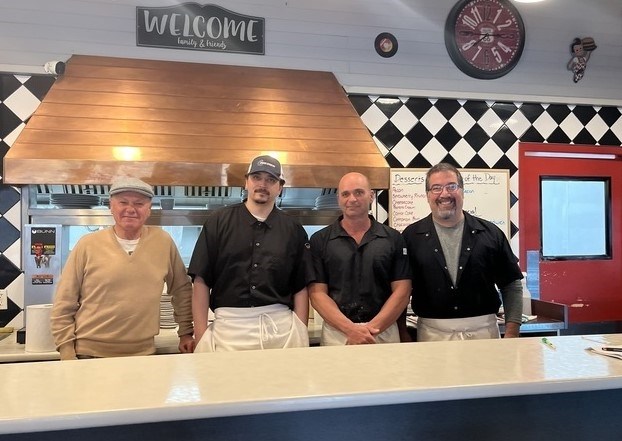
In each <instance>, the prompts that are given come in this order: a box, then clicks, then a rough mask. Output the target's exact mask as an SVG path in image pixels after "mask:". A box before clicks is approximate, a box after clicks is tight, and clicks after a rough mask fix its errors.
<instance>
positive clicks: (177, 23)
mask: <svg viewBox="0 0 622 441" xmlns="http://www.w3.org/2000/svg"><path fill="white" fill-rule="evenodd" d="M264 31H265V19H264V18H262V17H253V16H248V15H242V14H238V13H235V12H232V11H229V10H227V9H224V8H221V7H220V6H217V5H199V4H198V3H183V4H180V5H174V6H163V7H154V8H149V7H141V6H138V7H136V45H137V46H149V47H166V48H171V49H194V50H203V51H216V52H235V53H244V54H258V55H263V54H264V53H265V47H264Z"/></svg>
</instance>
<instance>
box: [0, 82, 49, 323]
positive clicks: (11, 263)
mask: <svg viewBox="0 0 622 441" xmlns="http://www.w3.org/2000/svg"><path fill="white" fill-rule="evenodd" d="M53 82H54V78H52V77H49V76H25V75H10V74H0V288H2V289H6V290H7V293H8V308H7V309H4V310H0V326H13V327H16V328H21V327H22V326H23V323H24V320H23V312H22V310H23V307H24V304H25V303H24V282H23V274H22V269H21V225H22V220H21V204H20V197H21V196H20V191H19V189H18V188H16V187H12V186H10V185H7V184H4V183H3V182H2V176H3V175H4V170H3V168H2V161H1V159H2V158H4V156H5V155H6V153H7V152H8V150H9V149H10V147H11V145H13V143H14V142H15V140H16V139H17V136H18V135H19V134H20V132H21V131H22V129H23V128H24V126H25V124H26V121H27V120H28V118H30V116H31V115H32V114H33V112H34V111H35V110H36V108H37V107H38V106H39V104H40V103H41V100H42V99H43V97H44V96H45V94H46V93H47V92H48V90H49V89H50V87H51V86H52V84H53Z"/></svg>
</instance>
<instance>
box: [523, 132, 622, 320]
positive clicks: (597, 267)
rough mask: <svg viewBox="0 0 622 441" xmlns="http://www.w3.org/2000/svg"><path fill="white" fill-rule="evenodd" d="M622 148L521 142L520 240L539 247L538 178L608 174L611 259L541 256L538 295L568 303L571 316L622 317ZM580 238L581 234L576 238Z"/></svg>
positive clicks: (526, 245)
mask: <svg viewBox="0 0 622 441" xmlns="http://www.w3.org/2000/svg"><path fill="white" fill-rule="evenodd" d="M620 155H622V149H620V148H619V147H595V146H579V145H561V144H532V143H520V144H519V169H518V173H519V198H520V199H519V225H518V226H519V230H520V231H519V244H520V262H521V267H522V269H523V271H526V262H527V257H526V256H527V251H528V250H538V251H541V225H540V222H541V221H540V204H541V201H540V177H541V176H560V177H575V176H576V177H610V179H611V210H612V212H611V218H612V224H611V240H612V243H611V253H612V259H599V260H557V261H551V260H542V259H541V258H540V262H539V263H540V285H539V286H540V299H541V300H547V301H555V302H558V303H564V304H566V305H568V306H569V308H568V311H569V321H570V322H572V323H578V322H597V321H610V320H621V319H622V237H621V236H622V234H621V233H622V156H620ZM577 240H580V238H577Z"/></svg>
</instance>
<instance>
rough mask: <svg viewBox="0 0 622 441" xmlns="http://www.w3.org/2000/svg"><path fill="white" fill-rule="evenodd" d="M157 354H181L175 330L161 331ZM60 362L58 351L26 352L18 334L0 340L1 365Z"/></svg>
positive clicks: (158, 338)
mask: <svg viewBox="0 0 622 441" xmlns="http://www.w3.org/2000/svg"><path fill="white" fill-rule="evenodd" d="M155 345H156V353H158V354H176V353H178V352H179V349H178V347H179V337H177V331H176V330H175V329H161V330H160V334H158V335H157V336H156V337H155ZM55 360H60V354H59V353H58V351H51V352H26V345H23V344H18V343H17V332H15V331H14V332H13V333H11V334H10V335H9V336H7V337H5V338H3V339H2V340H0V363H13V362H21V361H55Z"/></svg>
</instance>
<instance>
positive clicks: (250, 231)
mask: <svg viewBox="0 0 622 441" xmlns="http://www.w3.org/2000/svg"><path fill="white" fill-rule="evenodd" d="M188 274H189V275H190V276H191V277H192V278H193V279H194V276H200V277H202V278H203V279H204V280H205V282H206V284H207V286H209V287H210V288H211V293H210V307H211V308H212V309H216V308H219V307H221V306H225V307H252V306H266V305H273V304H277V303H281V304H284V305H287V306H289V307H290V308H293V295H294V294H296V293H297V292H298V291H300V290H301V289H303V288H304V287H305V286H306V285H307V284H308V283H309V282H310V281H311V279H312V274H313V272H312V267H311V255H310V251H309V243H308V237H307V233H306V232H305V230H304V228H303V227H302V225H300V223H299V222H298V221H297V220H296V219H295V218H293V217H291V216H289V215H287V214H285V213H283V212H282V211H281V210H279V209H278V208H274V209H273V210H272V211H271V212H270V215H269V216H268V218H267V219H266V221H265V222H259V221H258V220H257V219H255V217H254V216H253V215H252V214H251V213H250V212H249V211H248V209H247V208H246V206H245V205H244V204H236V205H232V206H228V207H224V208H221V209H219V210H217V211H216V212H215V213H213V214H212V215H210V216H209V217H208V218H207V221H206V222H205V224H204V225H203V229H202V230H201V234H200V235H199V239H198V240H197V243H196V245H195V248H194V251H193V253H192V258H191V260H190V266H189V268H188Z"/></svg>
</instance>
